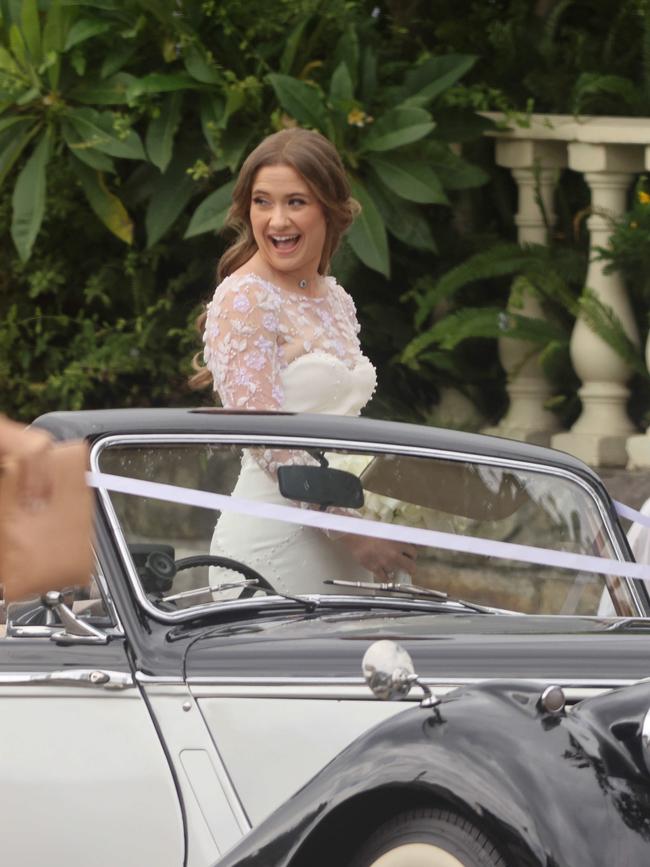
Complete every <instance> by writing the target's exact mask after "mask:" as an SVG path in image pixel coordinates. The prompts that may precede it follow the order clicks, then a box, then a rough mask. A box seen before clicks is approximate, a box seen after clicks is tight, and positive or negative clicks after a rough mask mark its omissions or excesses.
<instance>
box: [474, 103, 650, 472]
mask: <svg viewBox="0 0 650 867" xmlns="http://www.w3.org/2000/svg"><path fill="white" fill-rule="evenodd" d="M488 116H489V117H490V118H491V119H493V120H497V121H501V120H503V117H502V116H501V115H498V114H493V113H490V114H489V115H488ZM490 135H492V136H494V138H495V159H496V162H497V164H498V165H500V166H504V167H505V168H508V169H510V171H511V173H512V176H513V178H514V180H515V182H516V184H517V188H518V193H519V204H518V211H517V214H516V218H515V219H516V224H517V230H518V238H519V241H521V242H529V243H530V242H535V243H546V241H547V237H546V236H547V230H546V223H545V220H544V214H543V212H542V208H541V207H540V202H541V205H542V207H543V209H544V211H545V213H546V217H547V219H548V220H549V222H551V223H552V221H553V219H554V217H553V196H554V189H555V185H556V184H557V181H558V179H559V175H560V171H561V170H562V169H565V168H568V169H570V170H572V171H575V172H580V173H581V174H582V175H583V177H584V179H585V182H586V183H587V185H588V187H589V189H590V192H591V215H590V217H589V219H588V221H587V227H588V230H589V234H590V249H591V250H595V249H596V248H597V247H604V246H607V243H608V239H609V235H610V232H611V229H612V222H611V220H612V218H616V217H617V216H620V215H621V214H623V213H624V212H625V211H626V210H627V208H628V194H629V190H630V187H631V186H632V185H633V184H634V182H635V180H636V178H637V176H638V175H639V174H640V173H641V172H643V171H646V170H650V119H644V118H620V117H582V118H575V117H572V116H566V115H532V116H531V117H530V123H529V125H528V126H526V127H517V126H514V125H511V127H510V128H509V129H508V130H506V131H498V132H491V133H490ZM586 285H587V286H589V287H590V288H591V289H592V290H593V291H594V292H595V293H596V295H597V296H598V297H599V298H600V300H601V301H603V303H604V304H606V305H608V306H609V307H611V308H612V310H613V311H614V312H615V314H616V315H617V316H618V318H619V319H620V321H621V322H622V324H623V326H624V328H625V330H626V331H627V333H628V336H629V337H630V339H631V340H632V341H634V342H635V343H637V345H638V344H639V334H638V333H637V328H636V324H635V321H634V317H633V315H632V309H631V306H630V301H629V296H628V292H627V289H626V287H625V285H624V283H623V281H622V280H621V278H620V276H619V275H618V274H616V273H611V274H605V273H604V263H603V262H601V261H599V260H598V258H597V257H596V256H595V255H592V256H590V263H589V268H588V272H587V276H586ZM517 312H519V313H523V314H524V315H530V316H535V317H537V316H540V315H541V308H540V305H539V302H538V301H537V299H536V298H534V297H533V296H532V295H531V296H529V297H528V298H525V299H524V307H523V309H521V307H519V308H518V310H517ZM540 351H541V350H540ZM570 352H571V361H572V364H573V367H574V369H575V371H576V373H577V375H578V377H579V378H580V381H581V387H580V389H579V392H578V394H579V397H580V400H581V402H582V411H581V414H580V416H579V418H578V419H577V421H576V422H575V424H574V425H573V427H572V428H571V430H569V431H559V430H558V425H557V420H556V417H555V416H554V415H553V414H552V413H550V412H549V411H547V410H546V409H545V408H544V403H545V401H546V400H547V398H548V397H549V386H548V384H547V382H546V380H545V378H544V375H543V372H542V370H541V368H540V366H539V361H538V358H539V352H537V353H532V354H531V345H530V343H526V342H524V341H517V340H513V339H511V338H502V339H501V341H500V344H499V356H500V359H501V362H502V364H503V367H504V369H505V371H506V373H507V374H508V385H507V389H508V395H509V397H510V406H509V410H508V412H507V413H506V415H505V416H504V418H503V419H501V421H500V422H499V424H498V425H496V426H495V427H492V428H489V429H488V430H489V432H490V433H496V434H498V435H500V436H506V437H510V438H515V439H522V440H526V441H529V442H536V443H540V444H550V445H552V446H554V447H555V448H559V449H562V450H563V451H567V452H570V453H571V454H574V455H576V456H578V457H580V458H582V459H583V460H584V461H586V462H587V463H589V464H591V465H592V466H596V467H624V466H626V465H627V466H628V467H650V428H649V429H648V430H647V431H646V432H645V433H644V434H638V433H637V431H636V429H635V426H634V425H633V423H632V422H631V420H630V418H629V416H628V414H627V410H626V405H627V400H628V397H629V388H628V381H629V379H630V376H631V373H632V371H631V369H630V368H629V366H628V365H627V364H626V363H625V362H624V361H623V360H622V359H621V358H620V356H619V355H617V354H616V353H615V352H614V351H613V350H612V349H611V347H610V346H609V345H608V344H606V343H605V342H604V341H603V340H602V339H601V338H600V337H599V336H598V335H596V334H595V333H594V332H593V331H592V330H591V329H590V327H589V326H588V325H587V323H586V322H585V321H584V320H583V319H582V318H581V317H579V318H578V319H577V321H576V323H575V326H574V329H573V333H572V336H571V344H570ZM646 357H647V361H648V363H649V364H650V345H649V350H648V351H647V352H646Z"/></svg>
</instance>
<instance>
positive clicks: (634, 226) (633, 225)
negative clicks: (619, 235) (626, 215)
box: [630, 220, 639, 229]
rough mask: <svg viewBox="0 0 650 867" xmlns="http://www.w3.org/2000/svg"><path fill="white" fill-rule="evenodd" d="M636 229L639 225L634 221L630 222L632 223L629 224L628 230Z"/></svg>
mask: <svg viewBox="0 0 650 867" xmlns="http://www.w3.org/2000/svg"><path fill="white" fill-rule="evenodd" d="M638 228H639V224H638V223H637V222H636V221H635V220H632V222H631V223H630V229H638Z"/></svg>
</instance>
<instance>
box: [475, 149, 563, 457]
mask: <svg viewBox="0 0 650 867" xmlns="http://www.w3.org/2000/svg"><path fill="white" fill-rule="evenodd" d="M566 153H567V149H566V144H565V143H564V142H555V141H535V140H516V141H508V140H505V139H501V140H497V142H496V161H497V163H498V165H500V166H504V167H505V168H509V169H510V170H511V172H512V176H513V178H514V180H515V181H516V183H517V188H518V210H517V214H516V216H515V223H516V225H517V233H518V235H517V236H518V240H519V241H520V243H536V244H546V243H547V242H548V237H547V234H548V230H547V226H546V223H545V221H544V213H543V211H542V208H541V207H540V203H539V202H540V200H541V202H542V203H543V208H544V212H545V213H546V218H547V220H548V222H549V225H550V226H552V225H553V223H554V222H555V214H554V209H553V196H554V191H555V186H556V183H557V180H558V175H559V171H560V169H561V168H563V167H564V166H565V165H566V162H567V158H566ZM509 306H510V308H511V309H512V311H513V312H514V313H518V314H520V315H522V316H529V317H531V318H534V319H538V318H540V319H541V318H543V317H544V312H543V310H542V306H541V304H540V302H539V300H538V298H537V297H536V296H535V295H533V294H532V293H530V292H526V293H524V296H523V298H520V299H519V303H518V304H517V306H515V305H514V303H512V300H511V303H510V305H509ZM540 352H541V350H540V349H537V350H536V349H535V344H533V343H530V342H529V341H527V340H515V339H513V338H510V337H502V338H500V340H499V359H500V360H501V364H502V365H503V368H504V370H505V371H506V374H507V377H508V381H507V385H506V389H507V392H508V397H509V398H510V405H509V408H508V411H507V412H506V414H505V416H504V417H503V418H502V419H501V420H500V421H499V423H498V424H497V425H496V426H494V427H489V428H485V429H484V431H485V433H492V434H496V435H498V436H504V437H509V438H510V439H518V440H524V441H526V442H534V443H538V444H539V445H548V444H549V443H550V440H551V436H552V434H553V433H554V432H555V431H556V430H557V429H558V427H559V424H558V421H557V417H556V416H555V415H554V414H553V413H552V412H550V411H549V410H547V409H546V408H545V403H546V401H547V400H548V398H549V397H550V396H551V389H550V386H549V384H548V382H547V380H546V378H545V376H544V373H543V371H542V369H541V367H540V364H539V356H540Z"/></svg>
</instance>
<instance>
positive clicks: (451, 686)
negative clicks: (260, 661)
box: [189, 678, 632, 704]
mask: <svg viewBox="0 0 650 867" xmlns="http://www.w3.org/2000/svg"><path fill="white" fill-rule="evenodd" d="M484 682H485V681H482V680H469V679H465V678H463V679H462V680H461V679H459V680H458V681H453V680H452V681H445V680H426V681H424V683H425V684H426V686H427V687H428V688H429V689H430V690H431V691H432V692H433V693H434V694H435V695H437V696H443V695H448V694H449V693H451V692H453V691H454V690H456V689H458V688H460V687H463V686H473V685H477V684H480V683H484ZM526 683H528V684H531V683H532V684H534V685H536V686H537V687H538V688H539V691H540V694H541V692H542V691H543V690H544V689H545V688H546V687H548V685H549V683H550V681H549V680H539V679H534V680H526ZM553 683H554V684H555V685H558V684H557V683H556V681H553ZM630 683H632V681H630ZM625 685H628V684H623V683H621V684H618V686H625ZM189 687H190V691H191V693H192V695H193V696H194V698H195V699H196V700H197V701H201V699H212V698H220V699H221V698H230V699H232V698H241V699H250V698H255V699H259V698H268V699H292V700H294V699H312V700H314V699H320V700H329V701H377V699H376V698H375V696H374V695H373V694H372V692H371V691H370V689H369V688H368V686H367V684H365V683H364V684H363V685H362V684H359V685H355V686H353V685H349V686H344V685H342V684H341V685H339V686H334V685H332V686H330V687H327V686H326V685H322V686H316V685H314V686H308V685H295V686H291V685H288V684H287V685H284V686H283V685H280V684H277V685H273V686H271V685H262V684H257V685H253V684H251V685H248V686H243V685H242V686H237V685H234V684H233V685H225V684H222V685H214V686H212V687H210V686H209V685H208V684H203V683H201V684H195V683H194V682H193V681H191V682H190V683H189ZM562 688H563V690H564V693H565V695H566V699H567V702H568V703H570V704H575V703H576V702H578V701H583V700H584V699H587V698H594V697H595V696H597V695H602V694H604V693H606V692H610V691H611V690H612V688H613V687H612V685H611V684H608V685H606V686H605V685H603V684H599V685H593V686H589V687H587V686H574V685H566V686H563V687H562ZM423 695H424V691H423V690H422V689H420V688H418V687H413V689H412V690H411V692H410V693H409V694H408V696H407V697H406V698H405V699H403V701H407V702H419V701H421V699H422V697H423Z"/></svg>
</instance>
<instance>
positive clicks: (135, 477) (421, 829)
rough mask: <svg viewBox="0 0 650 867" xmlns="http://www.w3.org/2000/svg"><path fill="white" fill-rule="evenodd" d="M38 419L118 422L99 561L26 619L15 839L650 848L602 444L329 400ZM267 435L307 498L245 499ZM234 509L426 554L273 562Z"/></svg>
mask: <svg viewBox="0 0 650 867" xmlns="http://www.w3.org/2000/svg"><path fill="white" fill-rule="evenodd" d="M36 424H37V425H39V426H41V427H44V428H46V429H48V430H49V431H50V432H51V433H52V434H53V435H54V436H55V437H56V438H57V439H59V440H68V439H75V438H79V437H83V438H86V439H87V440H88V442H89V443H90V444H91V471H92V476H91V478H90V480H91V482H92V483H93V485H95V486H96V487H97V505H98V508H97V520H96V539H95V550H96V568H95V573H94V576H93V579H92V582H91V584H90V586H85V587H79V586H72V587H61V588H60V592H54V591H53V592H52V593H50V594H48V595H47V597H46V598H44V599H42V600H33V599H32V600H24V601H21V602H15V603H12V604H11V605H9V606H7V607H6V610H3V613H2V626H1V627H0V732H1V739H0V774H1V777H0V779H1V781H2V782H1V785H0V816H1V817H2V818H1V819H0V827H1V829H2V834H1V835H0V847H1V849H0V851H1V852H2V859H3V862H4V863H7V864H16V865H42V864H48V865H52V867H59V865H60V867H63V865H66V867H67V865H70V864H92V865H93V867H108V865H111V867H112V865H115V864H119V865H121V867H127V865H134V867H135V865H137V867H143V865H152V867H153V865H155V867H181V865H183V867H207V865H212V864H214V865H219V867H234V865H239V867H244V865H247V867H252V865H259V867H276V865H278V867H279V865H291V867H307V865H309V867H318V865H328V867H329V865H331V864H335V863H338V864H346V865H347V864H349V865H355V867H371V865H372V867H405V865H409V867H459V865H461V867H480V865H490V867H501V865H505V867H522V865H523V867H526V865H530V867H582V865H584V867H587V865H590V867H594V865H601V864H602V865H608V867H609V865H612V864H616V865H641V864H645V863H648V862H650V778H649V776H648V773H649V771H648V767H649V766H650V716H649V711H650V684H646V683H644V682H643V678H645V677H646V676H647V675H648V673H649V669H650V653H649V647H650V634H648V633H649V632H650V620H648V619H647V618H648V615H649V614H650V598H649V596H648V591H647V588H646V584H645V582H644V581H643V580H641V578H642V576H643V575H644V574H645V573H644V572H643V569H642V567H641V566H640V565H639V564H635V563H633V562H632V561H633V557H632V554H631V552H630V549H629V547H628V544H627V541H626V537H625V534H624V532H623V529H622V526H621V524H620V523H619V520H618V517H617V513H616V509H615V505H614V504H613V502H612V500H611V499H610V497H609V496H608V494H607V492H606V490H605V488H604V487H603V485H602V483H601V481H600V480H599V478H598V477H597V476H596V475H595V474H594V473H593V472H592V471H591V470H590V469H589V468H588V467H586V466H585V465H584V464H582V463H580V462H579V461H577V460H575V459H574V458H571V457H569V456H567V455H563V454H560V453H558V452H554V451H551V450H547V449H542V448H539V447H536V446H531V445H523V444H520V443H515V442H510V441H505V440H499V439H495V438H491V437H484V436H479V435H470V434H461V433H458V432H453V431H444V430H436V429H432V428H425V427H418V426H412V425H404V424H397V423H389V422H379V421H372V420H366V419H351V418H337V417H328V416H300V415H290V414H264V413H230V412H224V411H211V410H142V411H140V410H129V411H127V410H124V411H121V410H120V411H118V410H116V411H103V412H100V411H97V412H79V413H53V414H49V415H46V416H43V417H41V418H40V419H38V420H37V422H36ZM269 450H270V451H271V452H272V453H274V454H276V455H277V454H280V453H281V454H282V455H283V456H285V458H286V456H287V455H289V456H290V459H288V460H287V459H285V458H283V460H284V463H283V470H285V469H288V470H289V471H288V472H283V470H281V471H280V472H279V476H280V477H281V478H279V484H280V486H281V488H282V491H283V497H284V501H285V502H286V505H284V506H283V505H280V506H278V505H277V503H271V502H267V501H265V499H264V498H261V499H259V500H257V501H255V500H254V498H253V499H252V500H251V499H250V498H249V500H247V501H242V500H241V498H238V497H237V496H232V492H233V488H234V486H235V483H236V481H237V478H238V476H239V473H240V466H241V461H242V457H243V458H244V459H245V460H249V461H250V460H258V458H259V457H260V455H264V454H266V453H267V452H268V451H269ZM301 506H302V508H301ZM247 510H248V511H247ZM224 514H230V515H231V516H232V515H235V516H239V517H238V518H237V520H241V522H242V523H241V527H240V529H241V530H242V533H243V535H244V538H245V534H246V532H247V531H246V527H248V526H253V525H248V524H246V521H247V520H257V521H262V522H267V524H266V525H267V526H269V527H271V526H273V527H275V530H274V532H275V531H276V530H277V524H275V522H276V521H278V520H285V521H286V522H287V524H286V526H287V533H286V540H287V541H286V544H288V545H290V544H291V543H292V539H294V538H295V533H296V532H297V531H298V530H299V529H300V527H302V526H309V527H310V528H312V529H311V530H310V532H313V533H316V534H319V535H318V538H320V539H321V540H322V542H323V544H327V545H337V544H340V541H341V536H342V534H345V533H359V534H364V533H367V534H368V535H369V536H371V537H372V536H381V535H384V536H386V537H388V538H392V539H396V540H398V541H404V542H406V543H408V544H414V545H416V546H417V550H418V558H417V569H416V573H415V575H414V577H413V579H412V581H411V580H410V579H409V578H408V576H399V575H397V576H393V577H392V578H391V580H390V581H386V582H383V583H372V582H368V581H367V580H366V579H367V576H364V575H363V574H362V573H361V571H360V574H359V576H358V577H359V580H358V581H357V580H355V578H354V576H352V577H350V575H346V576H345V577H341V576H340V575H337V574H335V573H332V574H331V578H330V579H327V581H326V582H323V583H322V586H319V587H317V588H316V590H315V589H314V584H313V581H312V580H311V576H312V574H313V571H314V569H315V564H314V563H313V562H311V563H310V562H309V558H307V559H306V561H305V562H304V563H301V562H300V561H297V566H296V569H295V575H293V576H292V577H291V582H290V583H285V584H283V586H282V587H279V586H274V584H273V581H272V580H270V578H269V575H272V574H273V567H272V563H271V562H270V560H269V561H268V562H267V563H265V562H264V561H263V560H260V558H259V556H257V555H256V554H255V552H254V551H253V550H252V548H253V546H252V545H251V556H250V558H248V557H243V556H241V553H240V555H239V556H238V557H237V558H234V557H232V556H227V555H228V553H232V552H228V551H226V552H224V551H222V550H219V549H218V546H217V547H215V543H214V542H213V541H211V540H212V537H213V533H214V528H215V525H216V524H217V522H218V521H219V520H221V518H220V516H223V515H224ZM258 531H259V524H258V525H257V531H256V532H258ZM242 533H240V536H241V535H242ZM251 538H252V537H251ZM35 544H38V540H35ZM265 573H266V574H265ZM329 582H333V583H329ZM303 588H307V589H306V590H303ZM409 654H410V657H411V658H412V659H413V665H414V668H415V671H416V672H417V674H416V673H414V671H413V669H412V668H411V663H410V660H409ZM362 665H363V670H362ZM377 696H379V697H380V698H402V699H403V700H402V701H381V700H378V698H377Z"/></svg>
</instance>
